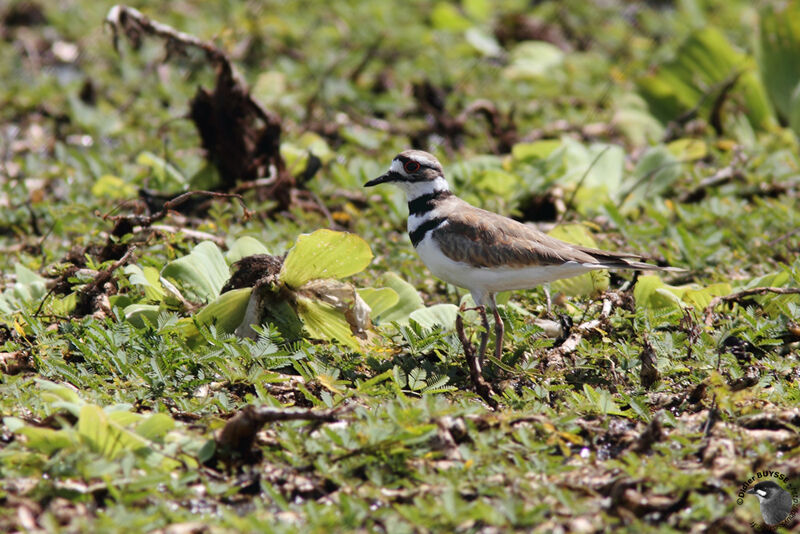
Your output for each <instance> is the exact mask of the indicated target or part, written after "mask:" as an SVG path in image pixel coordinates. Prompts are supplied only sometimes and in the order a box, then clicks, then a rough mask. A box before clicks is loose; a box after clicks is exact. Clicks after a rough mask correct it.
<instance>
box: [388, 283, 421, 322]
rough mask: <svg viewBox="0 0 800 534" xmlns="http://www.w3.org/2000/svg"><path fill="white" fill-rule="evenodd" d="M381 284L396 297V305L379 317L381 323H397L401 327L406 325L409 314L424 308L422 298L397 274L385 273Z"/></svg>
mask: <svg viewBox="0 0 800 534" xmlns="http://www.w3.org/2000/svg"><path fill="white" fill-rule="evenodd" d="M383 283H385V284H386V285H387V286H389V287H390V288H392V289H393V290H394V291H395V292H396V293H397V296H398V301H397V304H395V305H394V306H392V307H391V308H389V309H388V310H386V311H385V312H384V313H383V315H382V316H381V322H384V323H391V322H397V323H399V324H401V325H403V324H408V318H409V315H410V314H411V312H413V311H414V310H418V309H420V308H423V307H425V303H424V302H422V297H420V296H419V293H418V292H417V290H416V289H415V288H414V286H412V285H411V284H409V283H408V282H406V281H405V280H403V279H402V278H400V276H398V275H397V273H387V274H386V275H385V276H384V277H383Z"/></svg>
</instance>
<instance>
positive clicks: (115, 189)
mask: <svg viewBox="0 0 800 534" xmlns="http://www.w3.org/2000/svg"><path fill="white" fill-rule="evenodd" d="M92 195H94V196H96V197H106V198H129V197H133V196H135V195H136V187H135V186H134V185H132V184H129V183H126V182H125V180H123V179H122V178H120V177H118V176H114V175H112V174H104V175H103V176H101V177H100V178H98V179H97V181H96V182H95V183H94V185H92Z"/></svg>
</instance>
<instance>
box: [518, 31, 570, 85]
mask: <svg viewBox="0 0 800 534" xmlns="http://www.w3.org/2000/svg"><path fill="white" fill-rule="evenodd" d="M563 62H564V51H563V50H561V49H560V48H558V47H557V46H556V45H554V44H550V43H548V42H545V41H523V42H521V43H519V44H518V45H517V46H515V47H514V49H513V50H511V55H510V62H509V65H508V66H507V67H506V68H505V69H504V71H503V73H504V74H505V76H506V77H507V78H509V79H510V80H526V79H537V78H542V77H544V76H547V75H548V74H549V73H550V71H551V70H552V69H554V68H556V67H558V66H560V65H561V64H562V63H563Z"/></svg>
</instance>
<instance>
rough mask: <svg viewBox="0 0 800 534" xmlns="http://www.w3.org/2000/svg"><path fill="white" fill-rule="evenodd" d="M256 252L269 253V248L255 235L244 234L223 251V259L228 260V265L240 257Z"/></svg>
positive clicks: (252, 254)
mask: <svg viewBox="0 0 800 534" xmlns="http://www.w3.org/2000/svg"><path fill="white" fill-rule="evenodd" d="M256 254H269V249H267V247H266V246H264V244H263V243H262V242H261V241H259V240H258V239H256V238H255V237H250V236H249V235H246V236H242V237H240V238H239V239H237V240H236V241H234V242H233V245H231V246H230V248H229V249H228V252H226V253H225V261H227V262H228V265H232V264H234V263H236V262H237V261H239V260H241V259H242V258H246V257H247V256H254V255H256Z"/></svg>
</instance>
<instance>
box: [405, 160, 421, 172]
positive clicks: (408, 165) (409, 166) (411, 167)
mask: <svg viewBox="0 0 800 534" xmlns="http://www.w3.org/2000/svg"><path fill="white" fill-rule="evenodd" d="M403 168H404V169H405V170H406V172H417V171H418V170H419V163H417V162H416V161H413V160H408V161H406V162H405V164H404V165H403Z"/></svg>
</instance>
